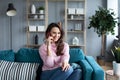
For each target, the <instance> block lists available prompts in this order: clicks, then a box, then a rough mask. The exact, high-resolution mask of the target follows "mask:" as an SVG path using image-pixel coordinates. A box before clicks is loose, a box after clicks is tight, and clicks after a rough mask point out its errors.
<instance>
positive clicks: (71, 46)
mask: <svg viewBox="0 0 120 80" xmlns="http://www.w3.org/2000/svg"><path fill="white" fill-rule="evenodd" d="M69 46H70V48H80V47H85V45H69Z"/></svg>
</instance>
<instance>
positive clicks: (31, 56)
mask: <svg viewBox="0 0 120 80" xmlns="http://www.w3.org/2000/svg"><path fill="white" fill-rule="evenodd" d="M15 62H29V63H40V64H41V65H42V60H41V58H40V55H39V52H38V49H32V48H21V49H19V50H18V52H17V53H15Z"/></svg>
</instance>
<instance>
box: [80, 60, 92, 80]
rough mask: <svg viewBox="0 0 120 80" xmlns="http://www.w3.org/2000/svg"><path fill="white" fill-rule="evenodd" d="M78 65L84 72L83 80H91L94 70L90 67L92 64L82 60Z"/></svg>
mask: <svg viewBox="0 0 120 80" xmlns="http://www.w3.org/2000/svg"><path fill="white" fill-rule="evenodd" d="M78 64H79V65H80V66H81V68H82V71H83V72H82V73H83V77H82V78H83V79H82V80H91V79H92V72H93V69H92V67H91V66H90V64H89V63H88V62H87V61H86V60H81V61H79V62H78Z"/></svg>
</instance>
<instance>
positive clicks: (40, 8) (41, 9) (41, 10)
mask: <svg viewBox="0 0 120 80" xmlns="http://www.w3.org/2000/svg"><path fill="white" fill-rule="evenodd" d="M38 10H39V13H40V14H43V13H44V7H43V6H40V7H39V8H38Z"/></svg>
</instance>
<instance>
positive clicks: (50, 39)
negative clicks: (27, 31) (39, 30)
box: [46, 36, 53, 46]
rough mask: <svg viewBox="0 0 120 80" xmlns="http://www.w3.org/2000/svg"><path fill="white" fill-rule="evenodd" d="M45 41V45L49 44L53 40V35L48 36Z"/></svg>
mask: <svg viewBox="0 0 120 80" xmlns="http://www.w3.org/2000/svg"><path fill="white" fill-rule="evenodd" d="M46 42H47V45H48V46H49V45H50V44H51V43H52V42H53V37H52V36H49V37H48V38H47V39H46Z"/></svg>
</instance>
